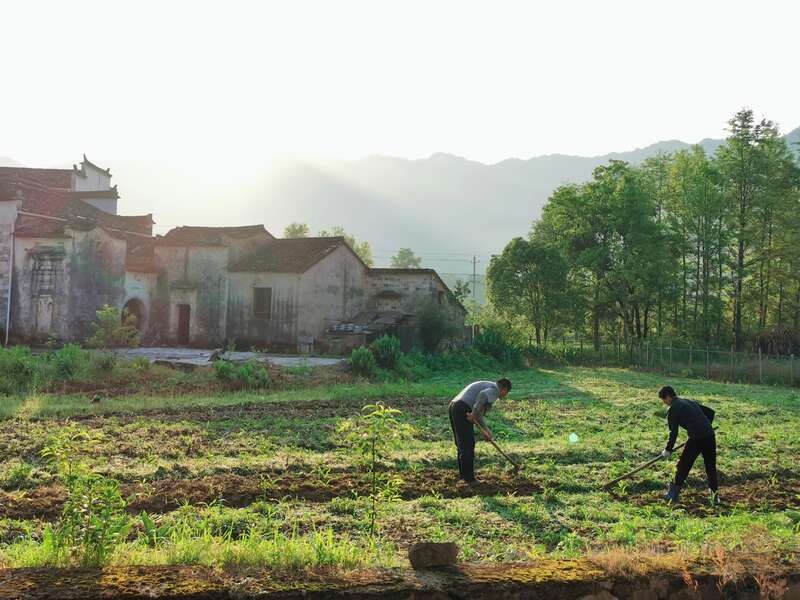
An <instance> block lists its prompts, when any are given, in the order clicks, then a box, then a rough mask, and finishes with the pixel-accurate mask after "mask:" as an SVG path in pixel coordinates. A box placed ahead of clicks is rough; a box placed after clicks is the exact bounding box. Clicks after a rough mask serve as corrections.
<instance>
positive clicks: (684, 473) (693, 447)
mask: <svg viewBox="0 0 800 600" xmlns="http://www.w3.org/2000/svg"><path fill="white" fill-rule="evenodd" d="M700 454H702V455H703V462H704V463H705V465H706V476H707V477H708V487H709V488H710V489H711V490H712V491H714V492H716V491H717V488H718V485H719V484H718V483H717V437H716V436H714V435H712V436H710V437H706V438H702V439H699V440H693V439H689V441H687V442H686V445H685V446H684V447H683V453H682V454H681V458H680V460H678V468H677V469H676V471H675V485H683V484H684V483H686V478H687V477H688V476H689V471H690V470H691V469H692V465H693V464H694V461H695V459H697V457H698V456H699V455H700Z"/></svg>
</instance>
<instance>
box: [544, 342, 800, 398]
mask: <svg viewBox="0 0 800 600" xmlns="http://www.w3.org/2000/svg"><path fill="white" fill-rule="evenodd" d="M546 351H547V353H549V354H555V355H556V356H558V357H560V358H562V359H563V360H564V361H565V362H567V363H568V364H581V365H596V366H617V367H625V368H634V369H640V370H643V371H651V372H655V373H663V374H665V375H678V376H681V377H705V378H706V379H715V380H719V381H732V382H741V383H766V384H777V385H789V386H797V385H800V360H798V357H795V356H794V355H793V354H792V355H789V356H785V355H775V354H765V353H762V352H761V351H760V350H757V351H755V352H743V351H737V350H735V349H734V348H731V349H729V350H724V349H720V348H714V349H712V348H711V347H708V346H683V345H674V344H673V343H671V342H665V341H652V342H638V343H628V344H626V343H624V341H621V340H620V341H616V340H614V341H611V342H608V341H604V342H602V343H601V344H600V345H599V347H597V348H596V347H595V346H594V344H593V343H592V342H591V341H587V340H571V339H564V340H558V341H551V342H550V343H548V345H547V348H546Z"/></svg>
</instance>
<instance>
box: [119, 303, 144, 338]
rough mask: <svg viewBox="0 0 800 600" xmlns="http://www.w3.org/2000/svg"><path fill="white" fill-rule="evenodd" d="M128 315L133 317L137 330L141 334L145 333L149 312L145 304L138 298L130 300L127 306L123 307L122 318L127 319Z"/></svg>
mask: <svg viewBox="0 0 800 600" xmlns="http://www.w3.org/2000/svg"><path fill="white" fill-rule="evenodd" d="M127 315H130V316H131V317H133V320H134V324H135V325H136V329H138V330H139V332H140V333H141V332H143V331H144V326H145V320H146V319H147V311H146V309H145V307H144V302H142V301H141V300H139V299H138V298H131V299H130V300H128V301H127V302H126V303H125V306H123V307H122V318H123V319H125V317H126V316H127Z"/></svg>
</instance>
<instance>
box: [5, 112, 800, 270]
mask: <svg viewBox="0 0 800 600" xmlns="http://www.w3.org/2000/svg"><path fill="white" fill-rule="evenodd" d="M785 138H786V139H787V141H789V142H790V143H791V144H794V143H797V142H800V128H797V129H795V130H793V131H792V132H790V133H789V134H787V135H786V136H785ZM722 143H723V140H715V139H704V140H702V141H701V142H699V145H700V146H701V147H702V148H703V149H704V150H705V151H706V152H707V153H709V154H712V153H713V152H714V151H715V150H716V149H717V147H718V146H719V145H720V144H722ZM691 146H692V145H691V144H687V143H685V142H682V141H679V140H667V141H662V142H658V143H655V144H652V145H650V146H647V147H645V148H637V149H635V150H631V151H628V152H611V153H608V154H604V155H601V156H593V157H582V156H569V155H563V154H548V155H543V156H537V157H533V158H529V159H527V160H523V159H518V158H510V159H506V160H503V161H501V162H498V163H495V164H491V165H487V164H484V163H480V162H476V161H472V160H468V159H466V158H462V157H459V156H455V155H452V154H446V153H436V154H433V155H431V156H430V157H429V158H425V159H416V160H409V159H404V158H393V157H387V156H379V155H373V156H368V157H366V158H363V159H360V160H314V161H310V160H309V161H304V160H298V159H287V160H281V161H278V162H277V163H275V164H272V165H271V166H269V167H265V168H264V169H262V170H260V171H258V172H256V173H254V174H253V176H252V178H251V179H249V180H248V181H244V182H233V181H231V182H225V183H219V182H217V183H216V184H209V182H208V181H206V180H204V179H203V174H202V173H198V174H196V175H197V176H194V174H192V173H190V172H188V171H186V170H183V169H176V168H173V167H170V166H168V165H165V164H162V163H158V162H154V161H152V160H150V161H145V160H141V161H138V160H137V161H130V160H122V161H120V160H115V159H113V158H104V157H94V156H93V157H92V158H93V161H95V162H96V163H97V164H100V165H103V166H107V167H111V170H112V173H113V176H114V180H113V182H114V183H116V184H118V185H119V189H120V194H121V200H120V211H121V212H123V213H126V214H139V213H149V212H152V213H153V214H154V217H155V220H156V223H157V226H156V227H157V231H159V232H162V233H163V232H164V231H166V229H168V228H170V227H173V226H177V225H243V224H250V223H264V224H265V225H266V227H267V229H268V230H270V231H271V232H272V233H274V234H275V235H281V233H282V230H283V227H284V226H285V225H286V224H288V223H290V222H293V221H298V222H305V223H308V224H309V225H310V226H311V230H312V232H314V233H316V232H318V231H319V230H321V229H324V228H330V227H331V226H334V225H342V226H344V227H345V229H346V230H347V231H348V232H350V233H352V234H354V235H355V236H356V237H357V238H358V239H359V240H368V241H369V242H370V244H371V245H372V247H373V249H374V253H375V255H376V257H377V261H376V262H377V263H378V265H379V266H387V265H388V258H389V256H391V254H393V253H394V252H396V250H397V249H398V248H401V247H410V248H412V249H413V250H414V251H415V252H416V253H417V254H418V255H420V256H422V257H423V265H424V266H428V267H433V268H435V269H437V270H439V271H441V272H445V273H449V274H459V273H464V274H471V272H472V265H471V264H470V261H471V259H472V255H473V254H475V255H478V257H479V260H480V263H479V267H478V271H479V272H481V271H482V270H483V268H484V267H485V266H486V264H487V262H488V259H489V256H490V255H491V254H494V253H497V252H499V251H500V250H502V248H503V247H504V246H505V244H506V243H507V242H508V240H509V239H511V238H512V237H514V236H518V235H525V234H526V233H527V232H528V231H529V229H530V226H531V223H532V221H533V220H534V219H536V218H538V217H539V215H540V213H541V209H542V206H543V205H544V204H545V202H546V201H547V198H548V197H549V196H550V194H551V193H552V192H553V190H554V189H555V188H556V187H557V186H559V185H561V184H564V183H580V182H583V181H586V180H588V179H589V178H590V177H591V174H592V171H593V170H594V169H595V168H596V167H597V166H599V165H602V164H605V163H607V162H608V161H609V160H612V159H616V160H624V161H627V162H630V163H634V164H638V163H641V162H642V161H643V160H645V159H646V158H648V157H651V156H655V155H657V154H658V153H659V152H674V151H676V150H681V149H686V148H690V147H691ZM793 148H794V149H795V151H797V150H798V147H797V146H793ZM82 151H83V149H82V148H77V149H76V154H79V153H80V152H82ZM2 164H12V165H15V166H19V163H16V161H13V160H12V159H0V165H2ZM30 166H47V165H30ZM465 279H466V277H465Z"/></svg>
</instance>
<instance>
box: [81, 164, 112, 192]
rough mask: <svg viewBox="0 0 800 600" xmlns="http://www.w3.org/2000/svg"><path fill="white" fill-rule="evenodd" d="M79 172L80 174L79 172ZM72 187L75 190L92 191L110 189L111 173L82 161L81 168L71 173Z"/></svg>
mask: <svg viewBox="0 0 800 600" xmlns="http://www.w3.org/2000/svg"><path fill="white" fill-rule="evenodd" d="M79 173H80V174H79ZM72 189H73V191H75V192H93V191H99V190H110V189H111V175H109V174H108V172H106V171H102V170H100V169H96V168H94V167H92V166H91V165H87V164H86V163H83V164H82V165H81V170H80V171H79V172H78V173H76V172H74V171H73V173H72Z"/></svg>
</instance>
